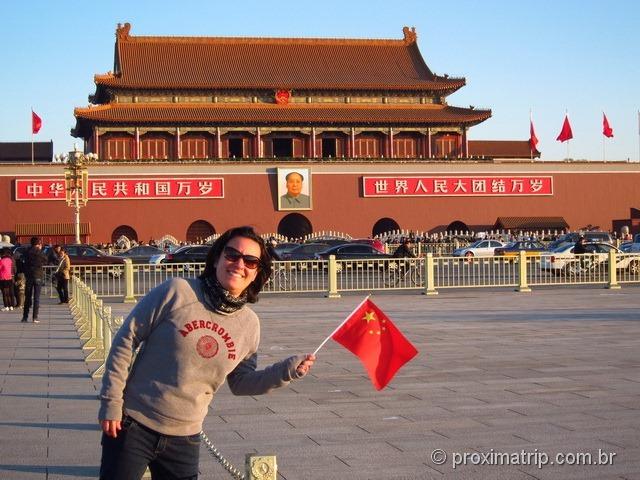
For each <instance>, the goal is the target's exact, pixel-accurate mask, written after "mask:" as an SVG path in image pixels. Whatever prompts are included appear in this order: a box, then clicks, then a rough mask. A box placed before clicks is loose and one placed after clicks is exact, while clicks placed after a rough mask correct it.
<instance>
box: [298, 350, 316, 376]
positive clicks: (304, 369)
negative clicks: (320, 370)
mask: <svg viewBox="0 0 640 480" xmlns="http://www.w3.org/2000/svg"><path fill="white" fill-rule="evenodd" d="M315 361H316V356H315V355H313V354H311V353H307V354H306V355H305V358H304V360H303V361H302V362H301V363H300V364H299V365H298V366H297V367H296V373H297V374H298V375H301V376H305V375H306V374H307V373H309V370H311V367H312V366H313V364H314V362H315Z"/></svg>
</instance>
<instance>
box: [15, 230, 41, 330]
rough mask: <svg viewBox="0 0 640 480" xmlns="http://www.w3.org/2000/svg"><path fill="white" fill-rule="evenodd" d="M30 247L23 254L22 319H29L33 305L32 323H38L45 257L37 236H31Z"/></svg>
mask: <svg viewBox="0 0 640 480" xmlns="http://www.w3.org/2000/svg"><path fill="white" fill-rule="evenodd" d="M30 243H31V247H29V248H28V249H27V250H26V251H25V252H24V253H23V254H22V256H23V258H22V259H21V260H22V262H23V268H24V275H25V278H26V288H25V299H24V308H23V310H22V321H23V322H27V321H28V320H29V310H30V309H31V306H32V305H33V314H32V315H33V316H32V319H33V323H40V321H39V320H38V313H39V311H40V291H41V290H42V285H43V284H44V269H43V268H42V267H43V266H44V265H46V264H47V257H46V256H45V255H44V253H42V242H41V241H40V239H39V238H38V237H31V242H30Z"/></svg>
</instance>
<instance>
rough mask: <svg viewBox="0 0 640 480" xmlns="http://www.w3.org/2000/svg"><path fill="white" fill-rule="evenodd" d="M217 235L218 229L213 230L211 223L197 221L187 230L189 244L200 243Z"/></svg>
mask: <svg viewBox="0 0 640 480" xmlns="http://www.w3.org/2000/svg"><path fill="white" fill-rule="evenodd" d="M214 233H216V229H215V228H213V225H211V224H210V223H209V222H207V221H205V220H196V221H195V222H193V223H192V224H191V225H189V228H188V229H187V242H188V243H200V242H203V241H204V239H205V238H207V237H209V236H211V235H213V234H214Z"/></svg>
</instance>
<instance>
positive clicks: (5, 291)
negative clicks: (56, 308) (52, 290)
mask: <svg viewBox="0 0 640 480" xmlns="http://www.w3.org/2000/svg"><path fill="white" fill-rule="evenodd" d="M47 265H51V266H55V267H56V268H55V270H54V271H53V274H52V280H53V282H54V284H55V287H56V290H57V292H58V297H59V299H60V303H61V304H62V303H69V280H70V278H71V260H70V259H69V255H67V253H66V251H65V250H64V247H63V246H61V245H54V246H53V248H51V249H50V251H49V255H48V256H47V255H45V254H44V252H43V248H42V241H41V239H40V238H39V237H32V238H31V240H30V243H29V247H28V248H27V249H26V250H24V251H23V252H22V253H20V254H19V255H17V254H16V255H14V254H13V253H12V251H11V249H10V248H8V247H4V248H2V250H0V289H1V290H2V303H3V307H2V309H1V310H2V311H4V312H7V311H13V310H18V309H20V308H22V322H24V323H26V322H27V321H28V319H29V314H30V313H31V319H32V322H33V323H40V320H39V318H38V315H39V313H40V293H41V290H42V287H43V285H44V282H45V271H44V267H45V266H47Z"/></svg>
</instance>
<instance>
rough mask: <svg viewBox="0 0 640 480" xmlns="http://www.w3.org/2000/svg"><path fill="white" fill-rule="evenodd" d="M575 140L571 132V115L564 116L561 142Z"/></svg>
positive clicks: (559, 137) (559, 138) (560, 136)
mask: <svg viewBox="0 0 640 480" xmlns="http://www.w3.org/2000/svg"><path fill="white" fill-rule="evenodd" d="M572 138H573V132H572V131H571V125H570V124H569V115H565V116H564V123H563V124H562V130H560V135H558V138H556V140H558V141H559V142H566V141H567V140H571V139H572Z"/></svg>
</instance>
